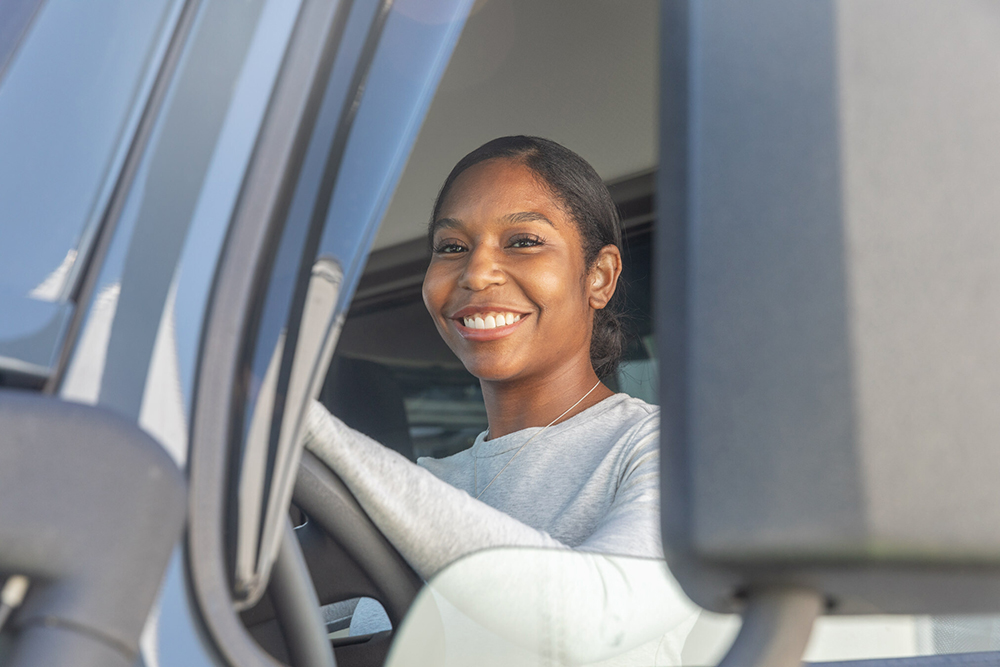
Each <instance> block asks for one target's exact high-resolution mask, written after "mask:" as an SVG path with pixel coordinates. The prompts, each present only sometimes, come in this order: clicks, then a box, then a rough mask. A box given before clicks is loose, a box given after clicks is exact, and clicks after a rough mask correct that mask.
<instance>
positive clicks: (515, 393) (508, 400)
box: [480, 360, 614, 439]
mask: <svg viewBox="0 0 1000 667" xmlns="http://www.w3.org/2000/svg"><path fill="white" fill-rule="evenodd" d="M588 361H589V360H588ZM598 383H599V380H598V379H597V374H596V373H594V369H593V368H592V367H591V366H590V364H589V363H588V364H587V365H586V368H570V369H564V370H563V371H562V372H560V373H556V374H548V375H546V376H545V377H544V378H538V379H534V378H528V379H524V380H507V381H502V382H490V381H485V380H483V381H481V382H480V384H481V385H482V388H483V400H484V401H485V403H486V415H487V417H488V418H489V422H490V430H489V437H490V439H492V438H499V437H501V436H504V435H507V434H508V433H513V432H515V431H520V430H521V429H524V428H530V427H532V426H546V425H547V424H549V423H551V422H552V421H553V420H556V419H558V418H560V415H563V413H564V412H566V411H567V409H569V408H571V407H572V409H571V410H569V412H566V414H565V415H564V416H562V421H565V420H566V419H569V418H570V417H572V416H573V415H576V414H579V413H580V412H583V411H584V410H586V409H587V408H589V407H592V406H594V405H596V404H597V403H599V402H601V401H603V400H604V399H605V398H607V397H609V396H611V395H613V394H614V392H612V391H611V390H610V389H608V388H607V387H606V386H604V385H603V384H602V385H600V386H596V385H597V384H598ZM591 390H593V391H591ZM587 392H590V393H589V394H588V393H587ZM581 398H582V399H583V400H580V399H581ZM577 401H579V404H577V405H575V406H574V404H575V403H577Z"/></svg>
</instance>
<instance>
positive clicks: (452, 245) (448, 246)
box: [434, 241, 465, 255]
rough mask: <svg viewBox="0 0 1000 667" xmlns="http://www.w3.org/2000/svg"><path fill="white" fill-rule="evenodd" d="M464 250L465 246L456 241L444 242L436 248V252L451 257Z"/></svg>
mask: <svg viewBox="0 0 1000 667" xmlns="http://www.w3.org/2000/svg"><path fill="white" fill-rule="evenodd" d="M464 250H465V246H463V245H462V244H461V243H457V242H455V241H442V242H441V243H439V244H437V245H436V246H434V252H435V253H438V254H442V255H450V254H453V253H456V252H462V251H464Z"/></svg>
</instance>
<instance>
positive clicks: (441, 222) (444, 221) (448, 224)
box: [430, 218, 462, 236]
mask: <svg viewBox="0 0 1000 667" xmlns="http://www.w3.org/2000/svg"><path fill="white" fill-rule="evenodd" d="M461 227H462V223H460V222H459V221H458V220H456V219H455V218H438V219H437V220H435V221H434V222H432V223H431V231H430V233H431V236H434V234H435V232H437V230H439V229H460V228H461Z"/></svg>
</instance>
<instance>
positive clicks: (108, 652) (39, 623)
mask: <svg viewBox="0 0 1000 667" xmlns="http://www.w3.org/2000/svg"><path fill="white" fill-rule="evenodd" d="M185 501H186V490H185V484H184V479H183V477H182V476H181V474H180V472H179V471H178V470H177V467H176V466H175V465H174V462H173V461H172V460H171V459H170V457H169V456H168V455H167V454H166V452H164V451H163V449H161V448H160V446H159V445H158V444H157V443H156V442H155V441H153V439H152V438H150V437H149V436H148V435H146V434H145V433H143V432H142V431H141V430H139V428H138V427H137V426H136V425H135V424H133V423H131V422H127V421H125V420H124V419H121V418H120V417H117V416H116V415H113V414H111V413H109V412H107V411H105V410H101V409H98V408H93V407H89V406H84V405H77V404H73V403H66V402H64V401H60V400H58V399H55V398H52V397H48V396H43V395H40V394H31V393H27V392H15V391H9V390H8V391H0V575H2V576H11V575H23V576H26V577H27V578H28V579H29V581H30V582H31V584H30V588H29V590H28V597H27V599H26V600H25V604H24V606H23V607H22V608H21V609H19V610H18V611H17V614H16V616H15V617H14V632H15V635H14V637H13V639H12V643H13V647H12V649H11V653H10V663H9V664H10V665H16V666H17V667H29V666H31V667H34V666H38V667H41V666H42V665H45V666H46V667H48V666H54V667H58V666H59V665H86V666H91V665H92V666H94V667H97V666H98V665H107V666H120V667H131V665H133V664H134V663H135V660H136V657H137V656H138V653H139V635H140V633H141V632H142V629H143V626H144V625H145V622H146V617H147V616H148V614H149V610H150V607H151V606H152V604H153V601H154V599H155V598H156V594H157V591H158V590H159V588H160V584H161V582H162V580H163V573H164V572H165V570H166V567H167V561H168V559H169V557H170V554H171V552H172V550H173V548H174V546H175V545H176V544H177V540H178V538H179V537H180V535H181V528H182V526H183V523H184V515H185V509H186V502H185Z"/></svg>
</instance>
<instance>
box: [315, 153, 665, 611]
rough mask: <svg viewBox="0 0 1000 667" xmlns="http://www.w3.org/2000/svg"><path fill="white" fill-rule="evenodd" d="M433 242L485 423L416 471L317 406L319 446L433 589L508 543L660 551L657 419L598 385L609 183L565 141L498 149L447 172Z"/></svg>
mask: <svg viewBox="0 0 1000 667" xmlns="http://www.w3.org/2000/svg"><path fill="white" fill-rule="evenodd" d="M429 240H430V243H431V248H432V258H431V261H430V265H429V267H428V269H427V273H426V276H425V278H424V284H423V297H424V303H425V305H426V306H427V310H428V311H429V313H430V315H431V317H432V319H433V320H434V323H435V325H436V326H437V329H438V332H439V333H440V334H441V336H442V338H443V339H444V340H445V342H446V343H447V344H448V346H449V347H450V348H451V349H452V350H453V351H454V353H455V354H456V355H457V356H458V358H459V359H461V361H462V363H463V364H464V365H465V367H466V368H467V369H468V370H469V372H471V373H472V374H473V375H475V376H476V377H478V378H479V380H480V383H481V385H482V390H483V398H484V401H485V403H486V412H487V416H488V420H489V428H488V430H487V431H485V432H484V433H482V434H480V435H479V437H478V438H477V439H476V441H475V444H473V446H472V447H471V448H470V449H468V450H466V451H463V452H460V453H458V454H456V455H454V456H450V457H447V458H445V459H440V460H435V459H428V458H424V459H420V460H419V461H418V465H419V467H418V466H414V465H413V464H411V463H410V462H409V461H407V460H406V459H405V458H403V457H402V456H399V455H398V454H396V453H395V452H392V451H391V450H388V449H386V448H384V447H381V446H380V445H378V444H376V443H375V442H374V441H372V440H370V439H368V438H367V437H365V436H363V435H361V434H359V433H357V432H355V431H352V430H351V429H349V428H348V427H346V426H345V425H344V424H343V423H341V422H340V421H339V420H337V419H336V418H334V417H331V416H330V415H329V413H327V412H326V410H325V409H323V408H322V406H320V405H319V404H318V403H316V404H314V405H313V407H312V409H311V410H310V413H309V416H308V436H307V447H309V449H311V450H312V451H313V452H314V453H316V454H317V455H318V456H319V457H320V458H322V459H323V460H324V461H325V462H327V464H328V465H330V466H331V467H332V468H333V469H334V470H335V471H337V472H338V473H339V474H340V476H341V477H342V478H343V480H344V482H345V483H346V484H347V485H348V487H349V488H350V489H351V491H352V492H353V493H354V495H355V496H356V497H357V499H358V502H359V503H360V504H361V505H362V507H364V509H365V511H366V512H367V513H368V514H369V516H370V517H371V518H372V520H373V521H374V522H375V523H376V524H377V525H378V527H379V528H380V529H381V530H382V532H383V533H384V534H385V535H386V537H387V538H388V539H389V541H390V542H392V543H393V545H394V546H395V547H396V548H397V549H398V550H399V551H400V553H401V554H402V555H403V556H404V557H405V558H406V560H407V561H408V562H409V563H410V564H411V565H412V566H413V568H414V569H415V570H416V571H417V572H418V573H419V574H420V575H421V576H422V577H424V578H430V577H432V576H433V575H434V574H436V573H437V572H438V571H440V570H441V569H442V568H443V567H445V566H446V565H448V564H449V563H451V562H453V561H454V560H456V559H458V558H460V557H461V556H463V555H466V554H469V553H472V552H474V551H479V550H481V549H484V548H488V547H494V546H540V547H556V548H576V549H581V550H587V551H596V552H600V553H608V554H617V555H629V556H643V557H652V558H662V548H661V542H660V535H659V528H658V523H659V505H658V503H659V497H658V449H657V447H658V428H659V421H658V419H659V417H658V410H657V409H656V408H655V407H654V406H651V405H649V404H647V403H645V402H643V401H641V400H639V399H636V398H631V397H629V396H627V395H625V394H615V393H613V392H612V391H611V390H610V389H608V388H607V387H606V386H605V385H603V384H602V383H601V382H600V380H599V377H601V376H606V375H608V374H610V373H612V372H613V371H614V369H615V367H616V366H617V362H618V358H619V356H620V354H621V350H622V333H621V326H620V323H619V321H618V315H617V313H616V312H615V311H616V302H617V301H620V299H621V297H620V295H619V296H618V299H617V300H616V299H615V295H616V292H617V291H618V290H617V287H618V278H619V276H620V275H621V268H622V260H621V226H620V221H619V218H618V213H617V209H616V207H615V205H614V202H613V201H612V199H611V196H610V194H609V193H608V191H607V188H606V187H605V186H604V184H603V182H602V181H601V179H600V177H599V176H598V175H597V173H596V172H595V171H594V170H593V168H592V167H591V166H590V165H589V164H587V163H586V162H585V161H584V160H583V159H582V158H581V157H579V156H578V155H576V154H575V153H573V152H572V151H570V150H568V149H566V148H564V147H562V146H560V145H559V144H556V143H555V142H552V141H548V140H545V139H540V138H536V137H523V136H519V137H503V138H500V139H495V140H493V141H491V142H489V143H487V144H485V145H483V146H481V147H480V148H478V149H476V150H475V151H473V152H472V153H470V154H469V155H467V156H465V157H464V158H463V159H462V160H461V161H460V162H459V163H458V164H457V165H456V166H455V168H454V169H453V170H452V172H451V174H450V175H449V176H448V178H447V180H446V181H445V183H444V186H443V187H442V188H441V192H440V194H439V195H438V198H437V201H436V203H435V205H434V212H433V216H432V219H431V224H430V228H429ZM661 631H662V630H661Z"/></svg>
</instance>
